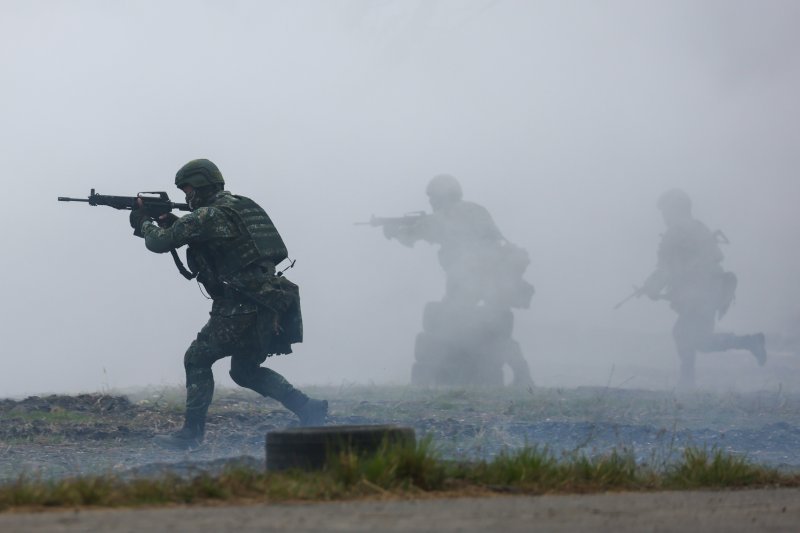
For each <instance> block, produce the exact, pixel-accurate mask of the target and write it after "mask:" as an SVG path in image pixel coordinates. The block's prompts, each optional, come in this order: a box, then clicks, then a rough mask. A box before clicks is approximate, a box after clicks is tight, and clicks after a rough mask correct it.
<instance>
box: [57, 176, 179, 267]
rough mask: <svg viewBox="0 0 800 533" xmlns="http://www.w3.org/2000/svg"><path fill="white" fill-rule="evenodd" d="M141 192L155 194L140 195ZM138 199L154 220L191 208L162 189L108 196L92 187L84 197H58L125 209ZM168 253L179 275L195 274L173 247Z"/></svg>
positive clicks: (134, 205) (137, 204) (134, 206)
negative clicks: (172, 198) (173, 211)
mask: <svg viewBox="0 0 800 533" xmlns="http://www.w3.org/2000/svg"><path fill="white" fill-rule="evenodd" d="M143 194H145V195H147V194H149V195H155V196H142V195H143ZM139 200H141V201H142V207H141V209H144V211H145V213H147V215H148V216H149V217H151V218H154V219H156V220H158V218H159V217H160V216H161V215H166V214H167V213H169V212H171V211H172V210H173V209H177V210H178V211H191V209H189V204H179V203H176V202H173V201H171V200H170V199H169V196H168V195H167V193H166V192H164V191H150V192H140V193H139V194H137V195H136V196H108V195H105V194H97V193H95V192H94V189H92V190H91V191H90V192H89V197H88V198H85V199H84V198H68V197H66V196H59V197H58V201H59V202H86V203H88V204H89V205H92V206H97V205H104V206H108V207H113V208H114V209H123V210H127V211H132V210H134V209H139ZM170 254H172V259H173V261H175V266H177V267H178V271H179V272H180V273H181V275H182V276H183V277H184V278H186V279H194V277H195V275H194V274H192V273H191V272H189V271H188V270H187V269H186V267H185V266H183V263H182V262H181V260H180V258H179V257H178V252H177V251H176V250H175V249H174V248H173V249H172V250H170Z"/></svg>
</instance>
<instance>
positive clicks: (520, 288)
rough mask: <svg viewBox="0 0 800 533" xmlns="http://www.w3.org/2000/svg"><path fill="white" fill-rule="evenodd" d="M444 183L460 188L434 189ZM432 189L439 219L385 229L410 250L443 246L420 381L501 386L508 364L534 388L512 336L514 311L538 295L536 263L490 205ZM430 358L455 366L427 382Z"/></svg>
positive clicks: (415, 374) (421, 341)
mask: <svg viewBox="0 0 800 533" xmlns="http://www.w3.org/2000/svg"><path fill="white" fill-rule="evenodd" d="M438 179H444V181H445V183H447V184H448V185H449V186H452V185H450V184H452V183H453V182H455V178H452V177H450V176H446V175H444V176H437V177H435V178H434V179H433V180H432V181H431V184H432V185H434V184H435V182H436V180H438ZM455 185H456V186H457V182H455ZM431 189H432V186H431V185H429V187H428V194H429V196H430V197H431V204H432V205H433V206H434V212H433V213H432V214H429V215H424V216H421V217H418V218H416V219H414V221H413V223H410V224H404V225H399V226H392V225H385V226H384V234H385V235H386V236H387V237H388V238H396V239H397V240H398V241H400V242H401V243H402V244H404V245H406V246H413V245H414V243H415V242H416V241H418V240H424V241H426V242H429V243H432V244H438V245H439V246H440V248H439V251H438V258H439V264H440V265H441V266H442V268H443V270H444V271H445V274H446V285H445V294H444V297H443V299H442V301H441V302H431V303H429V304H428V305H427V306H426V309H425V313H424V316H423V330H424V331H423V333H421V334H420V336H418V338H417V349H416V352H417V362H416V364H415V369H414V371H412V381H415V382H417V383H419V384H425V383H426V382H429V381H431V382H436V383H442V384H454V385H463V384H484V385H498V384H502V372H501V366H502V364H503V363H505V364H508V365H509V367H510V368H511V369H512V372H513V375H514V384H516V385H525V386H527V385H530V384H532V383H533V380H532V379H531V376H530V370H529V368H528V363H527V362H526V361H525V358H524V357H523V355H522V350H521V349H520V346H519V344H518V343H517V342H516V341H515V340H513V339H512V337H511V333H512V330H513V319H514V317H513V314H512V312H511V308H513V307H516V308H527V307H528V306H529V305H530V298H531V296H532V295H533V286H532V285H530V284H529V283H528V282H526V281H525V280H524V279H522V276H523V273H524V271H525V269H526V268H527V266H528V264H529V262H530V260H529V258H528V254H527V252H525V251H524V250H522V249H521V248H518V247H517V246H514V245H513V244H511V243H509V242H507V241H506V240H505V239H504V238H503V236H502V234H501V233H500V230H499V229H498V228H497V226H496V225H495V223H494V220H493V219H492V217H491V215H490V214H489V212H488V211H487V210H486V209H485V208H484V207H482V206H480V205H478V204H476V203H473V202H468V201H464V200H462V199H461V197H460V186H458V188H457V189H456V191H457V194H455V195H452V197H450V198H448V199H447V200H446V201H441V202H440V201H439V197H440V196H442V195H438V194H437V191H435V190H434V191H432V190H431ZM432 337H438V338H439V339H442V340H444V341H445V342H439V341H438V340H437V339H436V338H432ZM434 345H438V346H434ZM429 352H436V353H440V354H442V357H443V358H445V359H447V358H450V361H449V364H445V365H439V366H440V367H439V368H434V369H432V371H431V372H432V378H431V379H426V378H425V377H423V373H424V372H422V371H421V367H422V365H425V364H426V361H425V359H426V356H425V354H426V353H429ZM448 352H450V353H448Z"/></svg>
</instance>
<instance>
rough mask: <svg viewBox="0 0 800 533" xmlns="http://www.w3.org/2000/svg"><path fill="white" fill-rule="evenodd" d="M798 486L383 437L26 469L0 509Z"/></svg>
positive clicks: (726, 457) (754, 470) (693, 456)
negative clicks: (259, 461) (72, 472)
mask: <svg viewBox="0 0 800 533" xmlns="http://www.w3.org/2000/svg"><path fill="white" fill-rule="evenodd" d="M759 486H762V487H763V486H772V487H774V486H787V487H789V486H791V487H796V486H800V476H799V475H797V474H787V473H781V472H779V471H777V470H774V469H770V468H765V467H761V466H757V465H753V464H751V463H749V462H748V461H747V460H746V459H745V458H742V457H737V456H732V455H730V454H726V453H724V452H722V451H720V450H710V451H709V450H700V449H687V450H686V451H685V453H684V454H683V457H682V459H681V460H679V461H678V462H676V463H675V464H672V465H669V466H668V467H667V468H665V469H664V470H661V471H655V470H653V469H651V468H649V467H646V466H640V465H637V463H636V462H635V460H634V458H633V455H632V454H630V453H627V452H616V451H615V452H612V453H610V454H606V455H602V456H597V457H590V456H587V455H577V454H576V455H573V456H568V457H561V458H557V457H555V456H554V455H553V454H552V453H550V452H549V451H548V450H547V449H546V448H538V447H526V448H523V449H520V450H517V451H513V452H512V451H509V452H505V453H502V454H500V455H499V456H498V457H496V458H495V459H493V460H491V461H483V462H477V463H454V462H447V461H443V460H441V459H440V456H439V454H438V452H437V451H436V450H435V449H434V448H433V446H432V444H431V441H430V440H429V439H423V440H422V441H421V442H419V443H417V444H414V445H409V444H405V445H402V444H400V445H384V446H383V447H382V449H381V451H380V452H379V453H378V454H376V455H373V456H362V455H358V454H355V453H352V452H349V451H345V452H342V453H339V454H337V455H334V456H331V457H329V461H328V466H327V467H326V468H325V469H324V470H322V471H319V472H305V471H288V472H263V471H258V470H253V469H246V468H231V469H228V470H226V471H224V472H223V473H222V474H220V475H216V476H211V475H207V474H204V475H199V476H196V477H193V478H191V479H185V478H180V477H177V476H175V475H164V476H162V477H159V478H147V479H128V480H125V479H122V478H120V477H118V476H113V475H106V476H87V477H77V478H71V479H63V480H50V481H47V480H41V479H33V478H28V477H20V478H19V479H17V480H16V481H15V482H12V483H8V484H5V485H0V509H2V510H7V509H12V508H36V507H40V508H41V507H75V506H94V507H119V506H141V505H164V504H176V503H177V504H191V503H198V502H210V501H242V500H249V501H262V502H265V501H287V500H334V499H353V498H360V497H365V496H375V495H380V496H387V495H390V496H399V497H409V496H414V495H418V494H421V493H428V494H458V493H459V492H464V491H468V492H469V493H471V494H475V493H476V492H482V491H483V492H491V491H494V492H496V491H501V492H517V493H527V494H541V493H545V492H549V493H552V492H560V493H564V492H596V491H608V490H659V489H662V490H663V489H667V490H671V489H690V488H691V489H697V488H743V487H759Z"/></svg>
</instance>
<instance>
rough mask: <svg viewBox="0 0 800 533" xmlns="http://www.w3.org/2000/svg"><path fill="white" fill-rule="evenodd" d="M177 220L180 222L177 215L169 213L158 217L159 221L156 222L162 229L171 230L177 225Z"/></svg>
mask: <svg viewBox="0 0 800 533" xmlns="http://www.w3.org/2000/svg"><path fill="white" fill-rule="evenodd" d="M176 220H178V216H177V215H175V214H174V213H167V214H165V215H161V216H160V217H158V220H156V222H157V223H158V226H159V227H161V228H169V227H171V226H172V225H173V224H174V223H175V221H176Z"/></svg>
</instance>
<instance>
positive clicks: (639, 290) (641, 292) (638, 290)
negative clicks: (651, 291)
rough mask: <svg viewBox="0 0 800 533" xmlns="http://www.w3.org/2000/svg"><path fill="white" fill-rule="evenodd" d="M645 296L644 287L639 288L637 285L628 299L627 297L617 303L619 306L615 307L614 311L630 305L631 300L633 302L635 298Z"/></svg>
mask: <svg viewBox="0 0 800 533" xmlns="http://www.w3.org/2000/svg"><path fill="white" fill-rule="evenodd" d="M643 295H644V287H637V286H636V285H634V286H633V292H632V293H630V294H629V295H628V296H627V297H625V298H624V299H623V300H622V301H620V302H619V303H617V305H615V306H614V311H616V310H617V309H619V308H620V307H622V306H623V305H625V304H626V303H628V302H629V301H630V300H633V299H634V298H641V297H642V296H643Z"/></svg>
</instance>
